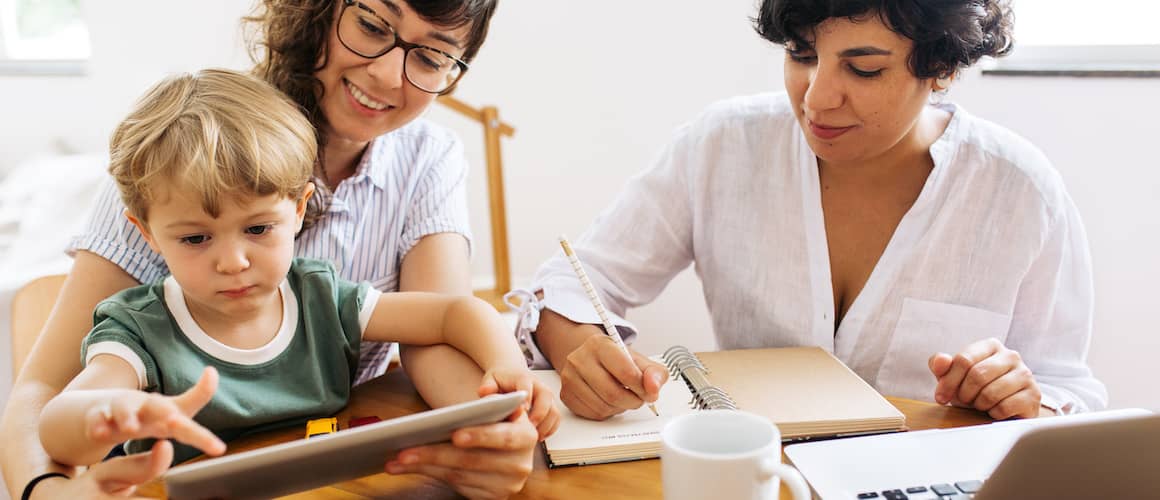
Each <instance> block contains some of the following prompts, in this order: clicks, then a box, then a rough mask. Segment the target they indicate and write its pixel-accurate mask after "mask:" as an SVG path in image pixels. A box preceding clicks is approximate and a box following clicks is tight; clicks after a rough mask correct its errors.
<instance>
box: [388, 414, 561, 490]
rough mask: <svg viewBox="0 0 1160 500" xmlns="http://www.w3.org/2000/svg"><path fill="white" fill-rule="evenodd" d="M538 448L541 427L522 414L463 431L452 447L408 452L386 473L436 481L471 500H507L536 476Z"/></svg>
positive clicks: (405, 451) (458, 434)
mask: <svg viewBox="0 0 1160 500" xmlns="http://www.w3.org/2000/svg"><path fill="white" fill-rule="evenodd" d="M537 442H538V433H537V431H536V426H534V425H532V423H531V421H530V420H528V417H527V414H526V413H525V412H524V410H523V409H522V408H521V409H519V410H517V411H516V412H515V413H513V414H512V416H511V417H509V418H508V420H507V421H504V422H499V423H496V424H489V425H480V426H475V427H464V428H462V429H459V430H457V431H455V433H454V434H452V435H451V443H442V444H434V445H428V446H419V447H415V448H410V449H407V450H403V451H402V452H400V453H399V455H398V456H397V457H395V459H394V460H392V461H391V462H388V463H387V472H388V473H389V474H411V473H414V474H422V475H425V476H428V477H432V478H435V479H438V480H441V481H444V482H446V483H448V484H450V485H451V487H452V488H454V489H455V491H456V492H458V493H459V494H461V495H463V496H465V497H468V498H472V499H493V498H507V497H509V496H511V495H513V494H515V493H517V492H519V491H520V490H522V489H523V488H524V483H526V482H527V480H528V476H529V475H531V473H532V465H533V454H534V453H535V449H536V443H537Z"/></svg>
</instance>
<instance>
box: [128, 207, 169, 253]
mask: <svg viewBox="0 0 1160 500" xmlns="http://www.w3.org/2000/svg"><path fill="white" fill-rule="evenodd" d="M124 214H125V218H126V219H129V222H131V223H133V225H134V226H136V227H137V231H138V232H140V233H141V237H142V238H145V242H146V243H148V244H149V248H152V249H153V251H154V252H157V253H161V250H159V249H158V248H157V240H156V239H155V238H154V237H153V233H151V232H149V224H148V223H146V222H145V221H143V220H141V219H138V218H137V216H135V215H133V213H132V212H130V211H129V209H125V212H124Z"/></svg>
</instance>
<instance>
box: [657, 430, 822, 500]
mask: <svg viewBox="0 0 1160 500" xmlns="http://www.w3.org/2000/svg"><path fill="white" fill-rule="evenodd" d="M661 444H662V448H661V484H662V486H663V487H664V493H665V499H666V500H706V499H722V500H724V499H729V500H747V499H752V500H776V499H777V496H778V495H777V494H778V479H779V478H780V479H783V480H785V482H786V484H787V485H788V486H789V489H790V492H791V493H793V498H794V500H809V499H810V490H809V488H808V487H807V486H806V482H805V480H804V479H802V476H801V474H799V473H798V471H797V469H794V468H793V467H791V466H789V465H785V464H783V463H781V432H780V431H778V429H777V426H775V425H773V423H772V422H770V421H769V420H768V419H766V418H765V417H761V416H758V415H754V414H752V413H746V412H743V411H736V410H705V411H699V412H694V413H690V414H687V415H681V416H679V417H676V418H674V419H672V420H670V421H669V422H668V423H667V424H665V428H664V429H663V430H662V431H661Z"/></svg>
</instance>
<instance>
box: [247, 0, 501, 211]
mask: <svg viewBox="0 0 1160 500" xmlns="http://www.w3.org/2000/svg"><path fill="white" fill-rule="evenodd" d="M340 1H342V0H262V1H261V2H259V3H258V5H257V6H256V7H255V10H254V12H252V13H251V14H250V15H249V16H247V17H245V18H243V22H244V23H245V25H246V28H247V29H246V38H247V45H248V46H249V49H250V57H251V58H252V59H253V60H254V61H255V63H256V64H255V66H254V74H255V75H257V76H258V77H260V78H263V79H265V80H266V81H268V82H270V83H271V84H272V85H274V87H276V88H278V90H281V91H282V92H283V93H285V94H286V95H287V96H289V97H290V99H292V100H293V101H294V102H296V103H298V105H299V106H300V107H301V108H302V112H303V113H304V114H305V115H306V117H307V118H308V119H309V120H310V123H312V124H314V131H315V137H316V139H317V140H318V151H319V152H320V153H321V152H322V150H323V146H324V145H325V143H326V136H325V133H324V130H325V128H326V127H325V125H326V116H325V114H324V113H323V112H322V108H321V106H320V104H319V103H320V102H322V93H323V88H322V82H320V81H319V80H318V79H317V78H315V76H314V74H315V73H316V72H318V71H319V70H321V69H322V68H323V67H324V66H326V61H327V58H328V54H327V50H328V47H327V46H326V41H327V39H328V37H329V36H330V30H331V29H333V28H334V12H335V10H334V9H335V8H336V5H337V3H338V2H340ZM403 1H405V2H406V3H407V5H408V6H409V7H410V8H411V10H413V11H415V13H416V14H418V15H419V16H421V17H422V18H423V19H425V20H426V21H427V22H429V23H431V24H434V25H436V26H439V27H442V28H447V29H458V28H461V27H463V26H467V25H471V28H470V30H469V31H468V34H467V46H466V48H465V50H464V53H463V57H462V59H463V60H464V61H465V62H471V61H472V59H474V58H475V55H476V54H477V53H478V52H479V48H480V47H481V46H482V45H483V41H484V40H485V39H486V38H487V30H488V27H489V25H490V24H491V18H492V16H493V15H494V14H495V8H496V4H497V2H498V0H403ZM321 161H322V160H321V158H320V159H319V164H318V166H319V168H320V169H321V170H322V171H325V170H324V169H325V166H324V165H322V164H321ZM315 184H317V185H318V190H317V191H316V195H315V196H314V198H312V199H311V200H310V206H309V207H308V209H307V217H306V222H305V223H304V226H303V227H309V226H310V225H311V224H312V223H313V222H314V221H316V220H317V219H318V217H320V216H321V214H324V213H326V205H328V204H329V199H330V190H329V189H328V187H329V186H327V185H326V183H325V178H324V176H323V177H322V178H318V179H316V181H315Z"/></svg>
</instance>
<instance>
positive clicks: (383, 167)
mask: <svg viewBox="0 0 1160 500" xmlns="http://www.w3.org/2000/svg"><path fill="white" fill-rule="evenodd" d="M467 171H468V168H467V162H466V158H465V156H464V153H463V145H462V143H461V142H460V141H459V139H458V138H457V137H456V136H455V134H454V133H452V132H450V131H448V130H446V129H443V128H442V127H439V126H438V125H435V124H432V123H430V122H428V121H426V120H422V119H420V120H415V121H413V122H411V123H409V124H407V125H406V126H404V127H403V128H400V129H398V130H395V131H393V132H390V133H388V134H384V135H382V136H379V137H378V138H376V139H375V140H374V141H372V142H371V144H370V146H369V147H368V148H367V150H366V152H365V153H364V154H363V157H362V160H361V161H360V162H359V165H358V167H357V168H356V170H355V173H354V175H352V176H351V177H349V178H347V179H346V180H344V181H342V183H340V184H339V185H338V188H337V189H335V190H334V193H333V198H332V199H331V203H330V208H329V210H328V211H327V213H326V216H325V217H323V218H321V219H320V220H319V221H318V222H317V224H316V225H315V226H313V227H311V228H310V229H307V230H305V231H303V232H302V234H301V235H299V237H298V239H297V240H296V241H295V248H294V251H295V255H297V256H298V257H309V258H314V259H324V260H328V261H330V262H332V263H333V264H334V267H335V269H336V270H337V271H338V274H339V275H340V276H342V277H343V278H345V279H347V280H350V281H355V282H360V281H367V282H370V284H371V285H372V286H374V287H375V288H376V289H378V290H380V291H384V292H392V291H396V290H398V289H399V268H400V266H401V265H402V263H403V257H404V256H405V255H406V254H407V252H408V251H410V250H411V248H413V247H414V246H415V244H416V243H418V242H419V240H420V239H422V238H423V237H424V236H427V235H430V234H435V233H459V234H462V235H463V236H464V237H465V238H468V241H469V242H470V237H471V233H470V228H469V222H468V218H467V195H466V184H467ZM124 210H125V206H124V204H123V203H122V202H121V197H120V193H119V192H118V191H117V188H116V185H115V184H114V183H113V182H112V181H111V180H110V181H108V182H105V183H104V186H103V187H102V188H101V193H100V194H99V196H98V197H97V200H96V202H95V203H94V207H93V211H92V212H91V214H90V216H89V220H88V223H87V225H86V227H85V229H84V232H83V233H81V234H80V235H78V236H76V237H75V238H73V240H72V241H71V242H70V243H69V246H68V248H67V252H68V254H69V255H75V254H76V251H77V250H85V251H89V252H92V253H95V254H97V255H100V256H101V257H104V258H106V259H108V260H109V261H111V262H113V263H114V264H116V265H118V266H120V267H121V268H122V269H124V270H125V271H126V272H128V273H129V274H130V275H131V276H133V277H134V278H136V279H137V281H139V282H141V283H152V282H154V281H155V280H157V279H158V278H160V277H162V276H164V275H167V274H169V268H168V267H166V265H165V261H164V260H163V259H162V258H161V256H160V255H158V254H157V253H155V252H153V251H152V250H151V249H150V248H149V245H148V244H147V243H146V242H145V240H144V239H143V238H142V237H141V234H140V233H139V232H138V231H137V228H136V227H134V226H133V225H132V224H130V223H129V221H128V220H127V219H126V218H125V217H124V215H123V212H124ZM390 347H391V345H390V344H383V343H378V342H363V343H362V348H361V349H362V352H361V357H360V360H359V369H358V373H357V375H356V377H355V383H356V384H359V383H362V382H365V381H367V380H370V379H371V378H374V377H376V376H378V375H381V374H382V373H383V372H384V371H385V370H386V368H387V364H388V362H389V353H390Z"/></svg>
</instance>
